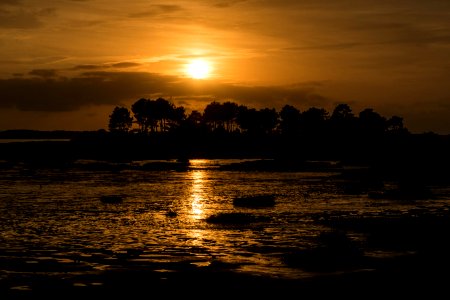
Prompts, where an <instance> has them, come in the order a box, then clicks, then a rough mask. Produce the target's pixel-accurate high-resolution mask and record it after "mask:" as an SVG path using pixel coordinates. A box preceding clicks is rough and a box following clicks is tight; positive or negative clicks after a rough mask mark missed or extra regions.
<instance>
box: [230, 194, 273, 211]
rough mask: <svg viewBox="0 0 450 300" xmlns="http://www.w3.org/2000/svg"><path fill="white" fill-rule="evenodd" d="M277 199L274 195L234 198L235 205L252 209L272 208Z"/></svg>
mask: <svg viewBox="0 0 450 300" xmlns="http://www.w3.org/2000/svg"><path fill="white" fill-rule="evenodd" d="M275 198H276V197H275V195H273V194H267V195H266V194H263V195H251V196H242V197H236V198H234V199H233V205H234V206H239V207H252V208H263V207H272V206H274V205H275Z"/></svg>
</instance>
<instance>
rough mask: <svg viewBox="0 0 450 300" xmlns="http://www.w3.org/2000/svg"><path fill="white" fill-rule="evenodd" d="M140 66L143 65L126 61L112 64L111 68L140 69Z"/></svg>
mask: <svg viewBox="0 0 450 300" xmlns="http://www.w3.org/2000/svg"><path fill="white" fill-rule="evenodd" d="M140 65H141V64H139V63H135V62H127V61H124V62H119V63H115V64H112V65H111V66H112V67H113V68H131V67H138V66H140Z"/></svg>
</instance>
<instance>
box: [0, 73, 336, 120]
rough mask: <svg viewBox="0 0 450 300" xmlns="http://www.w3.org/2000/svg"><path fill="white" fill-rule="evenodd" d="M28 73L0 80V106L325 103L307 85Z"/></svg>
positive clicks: (43, 108) (135, 75) (60, 107)
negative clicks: (142, 101) (161, 100)
mask: <svg viewBox="0 0 450 300" xmlns="http://www.w3.org/2000/svg"><path fill="white" fill-rule="evenodd" d="M30 74H32V75H36V76H35V77H30V78H10V79H3V80H0V107H1V108H16V109H19V110H22V111H54V112H57V111H72V110H78V109H80V108H82V107H86V106H91V105H120V104H123V103H129V102H134V101H135V100H137V99H139V98H141V97H148V98H151V97H157V96H162V97H165V98H173V99H175V100H176V101H183V103H186V104H187V106H189V107H187V108H194V107H196V106H198V104H199V103H197V102H210V101H213V100H217V101H228V100H232V101H236V102H238V103H241V104H245V105H249V106H252V107H281V106H282V105H284V104H286V103H291V104H295V105H299V106H305V105H306V106H321V105H324V104H327V103H328V102H329V101H328V100H327V98H326V97H324V96H321V95H319V94H317V93H316V91H315V88H314V87H313V86H312V85H291V86H242V85H234V84H225V83H218V82H213V81H202V82H199V81H194V80H191V79H186V78H180V77H176V76H164V75H160V74H153V73H145V72H104V71H91V72H85V73H83V74H81V75H79V76H76V77H73V78H65V77H59V78H56V77H54V76H55V75H56V71H55V70H33V71H31V72H30Z"/></svg>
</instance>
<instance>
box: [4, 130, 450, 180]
mask: <svg viewBox="0 0 450 300" xmlns="http://www.w3.org/2000/svg"><path fill="white" fill-rule="evenodd" d="M3 134H5V133H3ZM7 135H9V134H7ZM21 136H22V137H23V136H24V135H21ZM37 136H41V137H43V136H45V137H46V138H47V137H50V136H53V137H56V136H57V137H69V136H71V138H70V141H67V142H65V141H42V142H17V143H0V160H3V161H6V162H23V163H26V164H28V165H29V166H31V167H67V166H71V165H72V164H73V163H74V162H75V161H77V160H80V159H91V160H99V161H113V162H130V161H140V160H168V159H178V160H179V162H180V163H178V164H173V165H172V167H177V168H178V167H179V168H180V170H183V167H184V165H183V162H187V163H188V159H193V158H260V159H262V160H261V161H256V162H245V163H240V164H234V165H228V166H224V167H223V169H228V170H242V171H245V170H247V171H299V170H300V171H301V170H304V171H307V170H310V171H320V170H325V171H327V170H332V169H339V168H341V167H342V166H344V165H345V166H351V165H355V166H368V167H370V168H372V171H373V172H375V173H376V172H381V173H383V174H384V175H385V176H389V177H391V178H406V179H411V180H412V179H414V181H417V182H423V181H448V180H449V178H450V174H449V172H448V170H450V156H449V155H448V153H450V136H444V135H437V134H432V133H426V134H406V135H389V134H386V135H383V136H380V137H377V138H374V137H370V138H360V139H353V140H345V141H341V140H337V139H336V138H334V137H333V136H328V137H327V138H324V137H298V138H288V137H286V136H283V135H263V136H253V135H245V134H233V133H224V132H219V133H218V132H212V133H203V134H198V135H194V136H192V135H183V134H177V133H172V134H171V133H160V134H153V135H151V136H140V135H115V134H111V133H109V132H106V131H93V132H78V133H75V132H68V133H67V134H63V133H62V132H57V133H55V134H54V135H51V134H50V135H47V134H44V133H37V132H35V133H34V134H32V135H28V136H27V137H30V138H31V137H33V138H34V137H37ZM264 159H266V160H264ZM311 162H314V163H311ZM330 162H335V163H334V164H331V163H330ZM166 166H167V165H164V164H162V165H161V164H160V165H157V164H148V165H147V166H145V167H146V168H147V169H148V170H151V169H155V168H156V169H157V168H159V169H164V168H165V167H166ZM357 176H359V174H357Z"/></svg>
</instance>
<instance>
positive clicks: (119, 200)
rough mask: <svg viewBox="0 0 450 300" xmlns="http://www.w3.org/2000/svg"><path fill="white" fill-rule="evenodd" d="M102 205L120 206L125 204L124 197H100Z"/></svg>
mask: <svg viewBox="0 0 450 300" xmlns="http://www.w3.org/2000/svg"><path fill="white" fill-rule="evenodd" d="M100 201H101V202H102V203H107V204H118V203H122V202H123V197H122V196H120V195H104V196H101V197H100Z"/></svg>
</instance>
